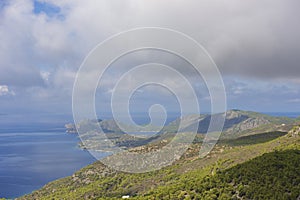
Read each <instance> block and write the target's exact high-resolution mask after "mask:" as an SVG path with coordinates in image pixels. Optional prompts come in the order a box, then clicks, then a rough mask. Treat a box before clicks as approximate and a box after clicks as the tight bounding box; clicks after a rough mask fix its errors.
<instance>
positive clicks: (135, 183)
mask: <svg viewBox="0 0 300 200" xmlns="http://www.w3.org/2000/svg"><path fill="white" fill-rule="evenodd" d="M299 132H300V127H299V126H297V127H294V128H293V129H292V130H291V131H290V132H289V133H285V134H283V133H282V134H279V132H270V133H261V134H265V136H266V135H268V134H269V135H270V136H268V138H269V139H268V140H259V141H258V142H257V141H256V140H255V139H253V137H254V138H255V137H257V138H260V139H261V138H262V137H261V135H260V134H257V136H255V135H253V136H251V137H250V138H249V137H241V138H238V140H239V142H238V143H236V140H237V139H232V140H224V141H220V142H219V144H217V145H216V147H215V148H214V150H213V151H212V152H211V153H210V154H209V155H208V156H206V157H205V158H202V159H200V158H199V157H198V152H199V147H200V145H201V144H199V143H194V144H193V145H192V146H191V147H190V148H189V150H188V151H187V153H186V154H185V155H183V156H182V157H181V159H180V160H178V161H177V162H175V163H174V164H173V165H172V166H169V167H165V168H162V169H161V170H158V171H154V172H149V173H143V174H130V173H123V172H118V171H115V170H113V169H110V168H108V167H106V166H104V165H103V164H101V163H100V162H96V163H94V164H92V165H90V166H87V167H85V168H83V169H82V170H80V171H78V172H76V173H75V174H74V175H73V176H71V177H67V178H63V179H60V180H57V181H54V182H52V183H49V184H48V185H46V186H45V187H44V188H42V189H41V190H38V191H35V192H33V193H32V194H30V195H27V196H24V197H21V198H19V199H118V198H121V197H122V196H124V195H129V196H130V197H131V198H132V199H163V198H164V199H242V197H243V199H249V198H250V199H253V198H256V199H272V198H273V197H274V196H275V195H279V194H280V195H281V196H277V197H280V199H295V197H298V196H299V195H300V192H299V191H300V190H299V187H300V180H299V177H300V174H299V166H300V165H299V164H300V163H299V161H300V160H299V158H300V134H299ZM266 161H267V162H266ZM241 175H242V176H241Z"/></svg>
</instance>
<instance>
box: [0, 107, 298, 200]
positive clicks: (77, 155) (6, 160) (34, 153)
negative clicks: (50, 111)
mask: <svg viewBox="0 0 300 200" xmlns="http://www.w3.org/2000/svg"><path fill="white" fill-rule="evenodd" d="M265 114H268V115H272V116H286V117H291V118H296V117H299V116H300V113H299V112H297V113H296V112H294V113H282V112H280V113H278V112H276V113H275V112H273V113H270V112H268V113H265ZM169 121H171V120H169ZM145 122H146V121H145ZM5 124H7V123H6V122H5ZM11 127H14V126H12V125H11V124H10V126H3V124H2V126H1V127H0V198H1V197H4V198H16V197H19V196H22V195H25V194H28V193H31V192H32V191H34V190H37V189H39V188H41V187H42V186H44V185H45V184H47V183H48V182H50V181H53V180H56V179H59V178H62V177H66V176H70V175H72V174H73V173H74V172H75V171H77V170H79V169H81V168H82V167H84V166H86V165H88V164H92V163H93V162H95V161H96V159H95V158H94V157H93V156H92V155H91V154H90V153H89V152H88V151H86V150H82V149H80V148H79V147H78V142H79V141H80V140H79V138H78V136H77V135H76V134H68V133H66V132H65V130H64V129H63V128H62V127H63V125H60V126H55V127H51V126H40V125H39V126H34V127H30V126H29V127H27V126H26V127H25V126H24V127H20V126H19V127H16V128H11ZM57 127H58V128H57ZM101 156H103V157H104V156H107V154H105V153H102V154H101V153H100V155H98V157H101Z"/></svg>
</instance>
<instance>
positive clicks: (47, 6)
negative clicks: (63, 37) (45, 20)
mask: <svg viewBox="0 0 300 200" xmlns="http://www.w3.org/2000/svg"><path fill="white" fill-rule="evenodd" d="M60 10H61V9H60V7H58V6H56V5H54V4H51V3H47V2H39V1H36V0H35V1H34V9H33V12H34V13H35V14H40V13H45V14H46V15H47V16H48V17H54V16H58V17H59V18H61V17H62V15H60V14H59V13H60Z"/></svg>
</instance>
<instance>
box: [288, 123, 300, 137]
mask: <svg viewBox="0 0 300 200" xmlns="http://www.w3.org/2000/svg"><path fill="white" fill-rule="evenodd" d="M289 134H290V135H291V136H293V137H297V136H300V125H299V126H295V127H294V128H293V129H292V130H290V131H289Z"/></svg>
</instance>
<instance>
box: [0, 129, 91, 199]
mask: <svg viewBox="0 0 300 200" xmlns="http://www.w3.org/2000/svg"><path fill="white" fill-rule="evenodd" d="M78 141H79V139H78V138H77V136H76V135H71V134H67V133H65V132H63V131H54V132H53V131H52V132H33V133H32V132H31V133H30V132H23V133H22V132H16V133H13V132H9V133H7V132H2V133H0V197H5V198H14V197H18V196H21V195H24V194H26V193H30V192H31V191H33V190H36V189H39V188H40V187H42V186H43V185H45V184H46V183H48V182H49V181H52V180H55V179H58V178H61V177H65V176H69V175H71V174H72V173H74V172H75V171H76V170H79V169H80V168H82V167H84V166H86V165H88V164H91V163H93V162H94V161H95V159H94V158H93V157H92V156H91V155H90V154H89V153H88V152H87V151H83V150H81V149H79V148H78V147H77V143H78Z"/></svg>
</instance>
